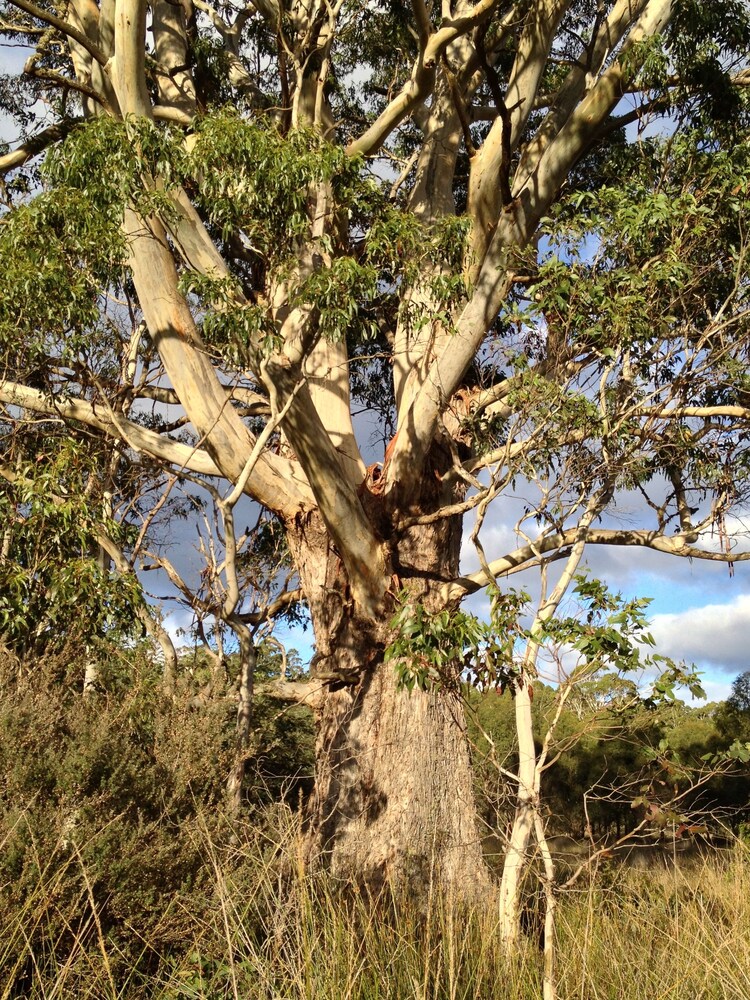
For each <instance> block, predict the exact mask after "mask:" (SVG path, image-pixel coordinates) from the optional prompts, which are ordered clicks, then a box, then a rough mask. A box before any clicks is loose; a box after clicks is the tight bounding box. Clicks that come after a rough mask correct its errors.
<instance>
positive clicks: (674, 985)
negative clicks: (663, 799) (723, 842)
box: [0, 657, 750, 1000]
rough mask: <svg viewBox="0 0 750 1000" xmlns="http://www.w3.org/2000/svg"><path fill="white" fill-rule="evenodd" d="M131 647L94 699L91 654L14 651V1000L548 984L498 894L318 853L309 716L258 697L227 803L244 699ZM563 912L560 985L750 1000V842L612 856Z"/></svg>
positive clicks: (498, 990) (497, 989)
mask: <svg viewBox="0 0 750 1000" xmlns="http://www.w3.org/2000/svg"><path fill="white" fill-rule="evenodd" d="M130 663H131V666H129V667H128V668H127V676H125V677H123V676H121V675H119V674H118V670H121V669H124V668H123V667H122V665H119V666H118V665H117V664H113V665H112V666H111V676H109V677H108V676H107V674H106V671H103V672H102V674H101V690H100V691H99V693H98V694H97V695H96V696H95V697H92V698H87V699H83V698H81V696H80V683H79V681H80V676H81V669H80V664H77V665H76V664H75V663H72V662H69V661H65V660H58V661H53V660H50V661H49V662H47V663H45V664H44V665H43V666H42V665H40V666H39V667H38V670H37V671H36V672H35V673H34V674H28V673H24V671H23V670H22V669H21V666H20V665H19V664H18V663H17V662H11V661H10V660H6V661H3V660H2V658H0V1000H12V998H19V1000H20V998H28V1000H65V998H75V1000H87V998H91V1000H240V998H242V1000H256V998H258V1000H527V998H528V1000H531V998H538V997H541V994H542V954H541V952H540V950H539V940H538V934H537V935H534V936H529V937H526V938H524V940H523V943H522V946H521V947H520V948H519V950H518V952H517V953H516V954H514V955H512V956H508V955H507V954H505V953H504V951H503V948H502V946H501V942H500V940H499V935H498V920H497V905H496V902H495V901H494V900H492V899H487V900H485V901H484V902H483V903H482V904H481V905H475V906H473V907H472V908H471V909H468V908H466V907H464V906H461V905H459V904H457V903H455V902H453V901H451V900H450V899H446V898H445V897H443V896H441V895H440V894H439V893H438V892H437V890H436V889H435V888H434V886H430V885H429V884H428V885H427V886H425V889H426V894H425V896H426V898H425V899H422V900H421V901H420V903H419V905H417V903H416V902H415V900H414V899H413V898H411V897H409V896H405V897H403V898H398V897H395V896H392V895H384V896H382V897H380V898H379V899H377V900H373V899H372V898H364V897H363V896H362V895H360V894H358V893H357V892H355V891H354V890H352V889H351V888H350V887H347V886H343V885H341V884H339V883H337V882H336V881H334V880H333V879H332V878H331V877H330V876H328V875H326V874H325V873H324V872H320V871H317V872H316V871H311V870H309V869H308V867H307V865H306V861H305V852H304V831H303V830H302V827H301V823H300V819H299V811H298V810H297V809H296V808H295V806H296V790H295V792H294V794H292V795H289V794H287V795H286V798H285V796H284V794H283V788H281V784H279V783H283V781H282V772H283V767H282V766H281V765H282V762H283V764H284V766H287V767H290V768H294V769H296V770H295V771H294V773H298V772H299V770H300V769H301V768H302V769H303V768H304V766H305V762H306V761H307V760H308V757H307V756H306V755H307V754H308V751H309V747H308V746H307V744H306V743H305V741H304V740H303V741H302V742H299V741H298V742H295V740H298V735H297V736H295V735H294V734H295V733H296V734H299V732H300V731H301V730H304V725H302V726H300V723H299V721H298V722H297V724H296V725H295V726H290V727H287V728H286V729H285V728H284V727H285V725H286V723H285V722H284V721H283V720H284V719H287V722H288V717H286V716H282V717H281V719H280V718H279V716H278V707H276V708H274V707H273V706H266V707H265V708H263V706H262V705H261V706H260V711H259V715H258V724H259V726H260V727H261V728H263V732H264V733H265V736H264V739H265V744H264V745H265V746H266V747H267V748H273V747H275V748H276V750H275V751H272V749H267V750H263V751H261V749H258V751H257V753H256V756H255V758H254V759H253V761H252V762H251V763H252V769H253V770H252V773H253V775H254V778H253V781H252V782H251V783H250V786H249V789H248V794H247V797H246V801H245V803H244V811H243V815H242V817H241V818H240V819H238V818H237V817H232V816H231V815H230V814H229V813H228V810H227V804H226V800H225V796H224V785H225V780H226V775H227V773H228V770H229V767H230V762H231V752H232V750H231V747H232V740H231V737H232V714H233V713H232V701H231V699H228V700H227V701H226V703H225V704H222V703H221V702H218V703H216V704H214V705H208V706H203V707H201V706H200V705H199V704H198V703H196V699H195V696H194V692H192V691H191V690H190V689H186V690H185V691H183V692H182V695H181V696H180V697H178V698H177V699H168V700H167V699H165V698H164V697H163V696H162V695H161V694H160V693H159V691H158V685H157V684H156V683H155V680H154V676H153V673H152V672H149V668H148V664H147V663H146V662H145V661H144V663H143V664H142V665H141V666H138V661H137V658H133V657H131V658H130ZM133 663H135V664H136V665H135V666H132V664H133ZM199 680H200V678H199ZM264 713H265V714H264ZM305 739H307V737H305ZM272 753H276V754H277V757H276V759H275V761H274V760H272V759H271V755H272ZM264 769H265V773H266V774H270V775H272V776H273V780H274V781H276V782H277V784H276V785H275V786H274V787H273V788H267V794H264V791H263V789H264V781H262V780H261V779H260V777H259V776H261V775H262V774H263V773H264ZM283 780H287V779H283ZM288 787H291V788H293V789H296V786H294V785H293V784H292V785H290V786H288ZM557 914H558V917H557V932H556V946H557V948H556V951H557V981H558V991H559V996H560V998H561V1000H631V998H632V1000H643V998H644V997H647V998H653V1000H684V998H685V997H689V998H690V1000H714V998H715V1000H747V997H748V996H750V849H749V848H748V846H747V845H746V844H745V843H743V842H742V841H737V842H736V843H735V845H734V847H733V849H732V850H729V851H723V852H721V853H718V852H717V853H715V854H713V855H708V856H707V857H706V858H705V859H704V860H703V861H702V862H701V863H700V864H698V865H692V866H691V867H685V868H683V869H678V868H673V869H666V868H662V869H658V870H653V871H651V872H642V871H635V870H630V869H627V868H625V867H615V866H612V867H610V868H606V869H603V870H601V871H599V872H597V873H595V874H594V875H593V876H592V877H591V878H590V879H589V881H588V883H587V884H586V885H581V886H579V887H577V888H576V889H575V890H570V891H567V892H565V893H562V894H561V895H560V897H559V905H558V910H557ZM533 916H534V915H533V914H532V919H531V920H530V921H529V926H530V927H532V928H533V927H534V926H536V927H537V928H538V927H539V926H540V922H539V921H538V920H536V921H535V920H534V919H533Z"/></svg>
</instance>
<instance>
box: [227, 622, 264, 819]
mask: <svg viewBox="0 0 750 1000" xmlns="http://www.w3.org/2000/svg"><path fill="white" fill-rule="evenodd" d="M232 627H233V628H234V630H235V634H236V635H237V638H238V640H239V646H240V676H239V688H238V691H237V720H236V725H235V760H234V765H233V767H232V772H231V774H230V775H229V780H228V782H227V798H228V800H229V808H230V810H231V812H232V815H233V816H238V815H239V812H240V809H241V807H242V784H243V782H244V779H245V766H246V762H247V753H248V746H249V744H250V729H251V726H252V720H253V688H254V684H255V666H256V663H257V659H258V651H257V649H256V646H255V643H254V642H253V637H252V634H251V632H250V629H249V628H247V626H246V625H243V624H242V622H239V621H235V622H233V623H232Z"/></svg>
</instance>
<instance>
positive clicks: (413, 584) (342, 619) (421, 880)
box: [290, 479, 489, 897]
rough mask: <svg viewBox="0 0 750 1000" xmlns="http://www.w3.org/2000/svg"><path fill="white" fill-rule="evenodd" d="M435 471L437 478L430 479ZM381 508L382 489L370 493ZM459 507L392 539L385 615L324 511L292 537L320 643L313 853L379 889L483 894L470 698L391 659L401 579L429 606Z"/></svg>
mask: <svg viewBox="0 0 750 1000" xmlns="http://www.w3.org/2000/svg"><path fill="white" fill-rule="evenodd" d="M434 481H435V480H434V479H433V482H434ZM366 500H369V504H367V503H366V506H370V507H371V508H374V511H373V512H372V516H374V518H375V519H376V520H377V517H376V509H377V505H378V504H379V503H380V498H379V497H377V496H372V495H368V497H367V498H366ZM460 534H461V524H460V520H459V519H457V518H453V519H452V520H451V519H445V520H443V521H438V522H436V523H433V524H430V525H418V526H415V527H412V528H410V529H409V530H408V531H407V532H405V533H404V535H403V536H402V537H401V538H400V539H398V543H397V544H396V543H395V542H394V544H393V545H392V556H393V564H394V569H395V572H394V575H393V578H392V580H391V582H390V589H389V591H388V593H387V595H386V596H387V600H386V602H385V603H384V606H383V609H382V613H381V615H380V617H378V618H369V617H364V616H363V615H362V614H361V612H360V611H358V610H357V606H356V605H355V604H354V602H353V601H352V600H351V599H350V597H349V594H348V591H347V588H346V583H345V577H344V574H343V572H342V564H341V560H340V559H339V557H338V555H337V553H336V551H335V549H333V547H332V546H331V543H330V541H329V538H328V535H327V533H326V532H325V530H324V529H323V527H322V525H321V524H320V521H319V520H318V519H316V518H314V517H312V516H308V517H306V518H305V519H304V520H303V519H302V518H298V519H297V521H296V523H295V524H294V525H292V526H291V530H290V540H291V543H292V549H293V552H294V555H295V558H296V561H297V565H298V567H299V570H300V576H301V580H302V583H303V587H304V589H305V593H306V594H307V596H308V600H309V604H310V610H311V614H312V618H313V624H314V627H315V637H316V643H317V652H316V656H315V658H314V660H313V668H312V670H313V675H314V677H316V678H317V679H318V680H319V681H322V683H323V687H324V691H325V696H324V697H322V698H316V700H315V708H316V715H317V722H318V729H317V747H316V783H315V794H314V798H313V801H312V804H311V808H310V817H309V818H310V825H309V834H308V847H309V854H310V858H311V860H312V861H313V862H314V863H321V862H322V863H324V864H325V865H326V866H327V867H329V868H330V870H331V871H332V872H333V873H334V874H335V875H336V876H339V877H341V878H345V879H352V878H353V879H355V880H356V881H357V882H360V883H362V884H366V885H367V886H368V887H369V888H370V890H373V889H375V890H377V888H378V887H379V886H382V885H383V884H385V883H386V882H396V883H399V884H401V885H407V886H413V888H414V889H415V890H417V891H418V890H419V888H420V887H424V886H426V885H427V884H428V879H429V878H430V877H435V878H437V879H438V880H439V881H440V882H441V883H442V884H443V886H444V887H446V888H448V889H449V890H453V891H456V892H457V893H459V894H461V895H464V896H466V897H473V896H476V895H478V894H481V893H486V892H487V890H488V889H489V876H488V874H487V872H486V869H485V867H484V864H483V862H482V852H481V844H480V838H479V835H478V831H477V827H476V821H475V807H474V797H473V789H472V774H471V768H470V761H469V755H468V749H467V743H466V735H465V725H464V718H463V708H462V705H461V702H460V698H459V697H458V696H457V695H456V694H455V692H452V691H449V690H446V689H441V690H432V691H421V690H419V689H416V688H415V690H414V691H412V692H411V693H409V692H408V691H406V690H405V689H402V688H399V684H398V677H397V672H396V669H395V665H394V663H393V662H392V661H391V662H388V663H384V662H383V654H384V650H385V648H386V646H387V645H388V643H389V641H390V640H391V639H392V633H391V630H390V628H389V620H390V618H391V617H392V613H393V607H394V590H395V589H397V588H400V587H405V588H407V589H408V590H409V592H410V594H411V595H412V597H413V598H414V599H417V600H420V601H422V602H423V603H424V604H425V606H426V607H427V608H428V609H430V608H432V609H436V608H437V607H438V601H439V593H438V590H437V581H438V580H439V579H441V578H443V579H444V578H445V576H446V575H450V574H453V573H455V570H456V568H457V563H458V550H459V544H460Z"/></svg>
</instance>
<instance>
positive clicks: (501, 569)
mask: <svg viewBox="0 0 750 1000" xmlns="http://www.w3.org/2000/svg"><path fill="white" fill-rule="evenodd" d="M577 533H578V528H570V529H569V530H567V531H562V532H558V533H556V534H554V535H548V536H547V537H546V538H541V539H539V540H538V541H536V542H534V543H532V544H529V545H523V546H521V547H520V548H518V549H516V550H515V551H514V552H510V553H508V555H505V556H503V557H502V558H501V559H496V560H494V561H493V562H491V563H489V570H490V573H491V578H489V577H488V576H487V573H486V572H485V571H484V570H478V571H477V572H476V573H470V574H469V575H468V576H463V577H460V578H458V579H457V580H454V581H453V582H452V583H448V584H445V586H444V587H443V589H442V596H443V598H444V599H445V600H446V601H447V602H455V601H458V600H461V598H463V597H465V596H466V595H467V594H474V593H476V591H477V590H481V589H482V587H486V586H488V585H489V584H490V583H492V582H493V581H494V580H495V579H496V578H497V577H499V576H503V575H504V574H506V573H510V572H513V571H515V570H517V569H518V568H519V567H521V566H523V565H524V563H529V564H531V563H532V562H533V561H534V560H536V559H538V558H539V556H541V555H544V554H545V553H546V552H554V551H555V550H556V549H561V548H564V547H566V546H569V545H573V544H574V543H575V541H576V536H577ZM586 544H587V545H618V546H622V545H632V546H633V547H634V548H647V549H654V550H655V551H656V552H664V553H666V554H667V555H672V556H681V557H683V558H687V559H705V560H708V561H711V562H724V563H727V562H746V561H747V560H750V552H710V551H708V550H707V549H700V548H696V547H695V546H693V545H688V544H687V543H686V542H685V539H684V537H683V536H682V535H681V534H678V535H662V534H660V533H659V532H657V531H646V530H636V529H634V530H625V529H622V530H620V529H607V528H593V529H589V530H588V531H587V533H586Z"/></svg>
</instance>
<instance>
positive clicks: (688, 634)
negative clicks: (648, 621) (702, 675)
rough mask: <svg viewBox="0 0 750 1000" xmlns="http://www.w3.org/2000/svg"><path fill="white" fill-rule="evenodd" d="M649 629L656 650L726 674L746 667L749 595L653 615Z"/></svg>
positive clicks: (749, 657)
mask: <svg viewBox="0 0 750 1000" xmlns="http://www.w3.org/2000/svg"><path fill="white" fill-rule="evenodd" d="M651 632H652V634H653V636H654V639H655V640H656V648H657V650H658V652H660V653H663V654H664V655H666V656H671V657H674V658H675V659H684V660H687V661H689V662H694V663H695V664H696V665H697V666H698V668H699V669H701V668H703V667H713V668H715V669H717V670H721V671H724V672H726V673H728V674H737V673H742V672H743V671H744V670H748V669H750V648H749V640H750V594H739V595H737V596H736V597H735V598H734V599H733V600H731V601H728V602H727V603H726V604H705V605H703V606H702V607H697V608H689V609H687V610H685V611H681V612H679V613H677V614H661V615H655V616H654V618H653V621H652V627H651Z"/></svg>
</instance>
